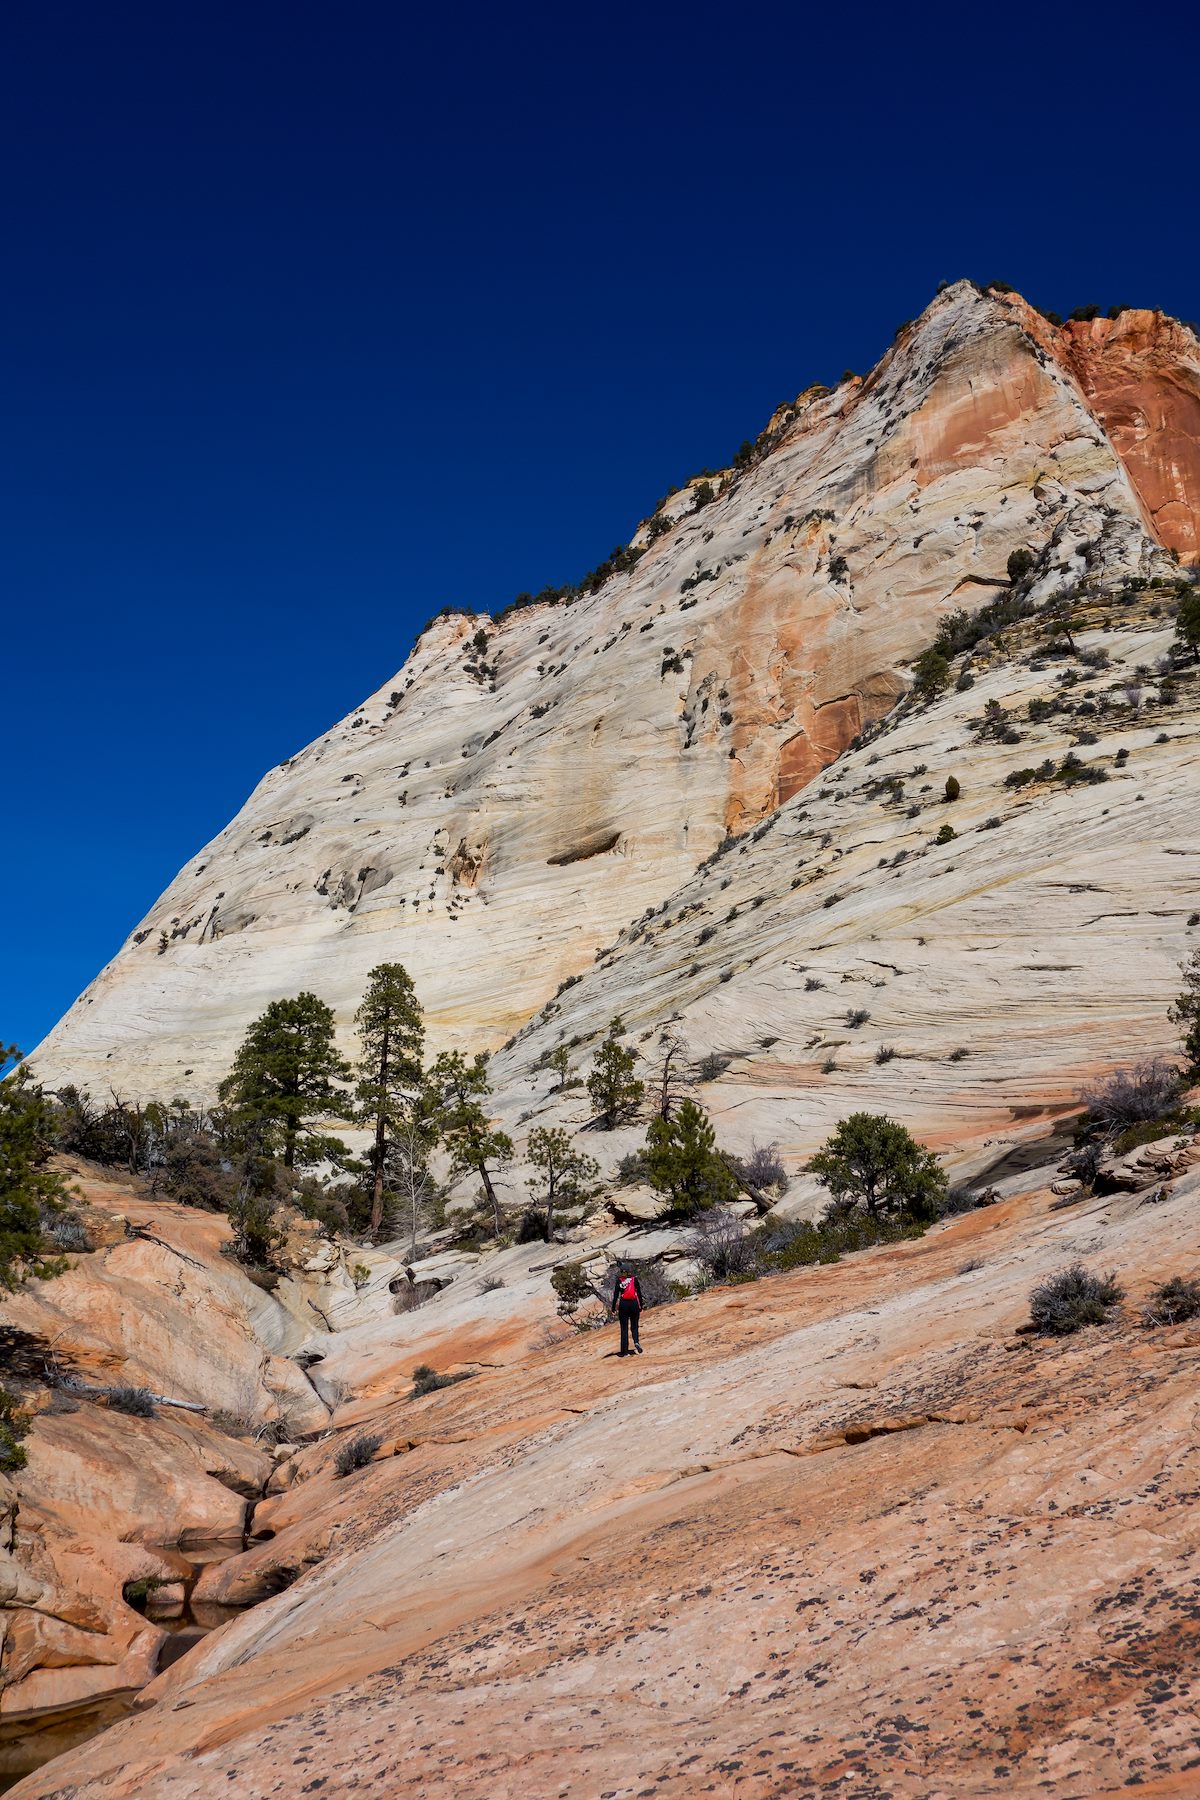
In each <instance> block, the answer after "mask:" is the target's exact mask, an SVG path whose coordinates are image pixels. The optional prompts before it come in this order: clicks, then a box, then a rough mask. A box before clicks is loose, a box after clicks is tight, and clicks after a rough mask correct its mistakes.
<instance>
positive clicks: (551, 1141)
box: [526, 1126, 600, 1243]
mask: <svg viewBox="0 0 1200 1800" xmlns="http://www.w3.org/2000/svg"><path fill="white" fill-rule="evenodd" d="M526 1153H527V1155H528V1157H529V1160H530V1162H531V1163H532V1164H533V1166H534V1168H535V1169H536V1170H537V1171H538V1173H537V1174H536V1175H533V1176H531V1177H530V1179H529V1181H528V1183H527V1185H528V1188H529V1192H530V1194H531V1195H532V1196H533V1198H534V1199H535V1200H540V1202H541V1204H542V1205H543V1206H544V1207H545V1209H546V1219H545V1232H546V1242H547V1243H549V1241H550V1235H551V1233H552V1232H553V1230H554V1209H555V1207H557V1206H569V1205H570V1204H571V1203H572V1202H573V1201H575V1200H578V1199H579V1198H580V1195H581V1193H582V1190H583V1189H584V1188H586V1187H587V1185H588V1183H589V1182H593V1181H595V1179H596V1177H597V1175H599V1173H600V1167H599V1164H598V1163H596V1162H595V1161H594V1160H593V1159H592V1158H591V1157H590V1156H585V1155H584V1154H583V1152H582V1151H579V1150H576V1148H575V1146H574V1145H573V1144H572V1142H571V1139H570V1136H569V1134H568V1133H567V1132H565V1131H563V1130H562V1129H561V1127H558V1126H555V1127H553V1128H551V1129H547V1128H546V1127H545V1126H539V1127H538V1129H537V1130H536V1131H531V1132H530V1134H529V1144H528V1148H527V1152H526Z"/></svg>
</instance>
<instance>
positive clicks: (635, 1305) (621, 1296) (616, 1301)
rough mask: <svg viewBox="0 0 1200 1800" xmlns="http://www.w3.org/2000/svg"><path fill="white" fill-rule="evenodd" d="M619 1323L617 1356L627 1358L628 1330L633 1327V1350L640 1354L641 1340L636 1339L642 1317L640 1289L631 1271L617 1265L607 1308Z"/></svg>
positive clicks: (639, 1284) (628, 1349) (628, 1353)
mask: <svg viewBox="0 0 1200 1800" xmlns="http://www.w3.org/2000/svg"><path fill="white" fill-rule="evenodd" d="M609 1311H610V1312H615V1313H616V1315H617V1317H618V1319H620V1321H621V1348H620V1350H619V1351H618V1352H617V1354H618V1356H629V1355H630V1354H631V1351H630V1348H629V1328H630V1326H632V1327H633V1348H634V1350H635V1351H636V1352H637V1354H638V1355H639V1356H640V1355H641V1354H642V1345H641V1340H640V1339H639V1337H638V1320H639V1319H640V1318H641V1316H642V1288H641V1283H640V1282H639V1281H638V1278H637V1276H636V1275H635V1274H634V1273H633V1271H632V1269H630V1270H624V1271H623V1270H622V1269H621V1266H620V1264H618V1265H617V1272H616V1277H615V1279H614V1281H613V1297H612V1303H611V1305H610V1306H609Z"/></svg>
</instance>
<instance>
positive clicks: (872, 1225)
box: [756, 1212, 926, 1272]
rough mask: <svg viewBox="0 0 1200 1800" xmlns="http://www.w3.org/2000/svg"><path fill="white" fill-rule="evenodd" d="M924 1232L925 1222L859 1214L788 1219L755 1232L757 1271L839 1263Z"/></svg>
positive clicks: (921, 1234)
mask: <svg viewBox="0 0 1200 1800" xmlns="http://www.w3.org/2000/svg"><path fill="white" fill-rule="evenodd" d="M925 1230H926V1224H925V1222H924V1221H920V1220H913V1219H872V1218H870V1217H869V1216H868V1215H867V1214H866V1213H861V1212H856V1213H852V1214H851V1215H850V1216H849V1217H846V1216H844V1215H838V1216H833V1217H828V1218H824V1219H821V1220H820V1221H819V1222H818V1223H817V1224H812V1223H811V1222H810V1221H808V1220H806V1219H805V1220H800V1219H790V1220H788V1221H787V1223H786V1224H783V1225H764V1226H763V1227H762V1228H761V1229H760V1231H759V1232H758V1234H757V1239H756V1243H757V1250H758V1256H759V1267H760V1268H761V1269H763V1270H764V1272H765V1271H770V1270H778V1271H780V1272H785V1271H786V1270H788V1269H806V1268H810V1267H812V1266H813V1265H814V1264H823V1263H835V1262H840V1260H841V1258H842V1257H843V1256H849V1255H852V1254H853V1253H854V1252H855V1251H856V1250H869V1249H871V1248H872V1247H873V1246H874V1245H875V1244H897V1243H903V1242H905V1241H906V1240H908V1239H910V1238H919V1237H922V1236H923V1235H924V1233H925Z"/></svg>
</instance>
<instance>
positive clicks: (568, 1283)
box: [550, 1262, 597, 1321]
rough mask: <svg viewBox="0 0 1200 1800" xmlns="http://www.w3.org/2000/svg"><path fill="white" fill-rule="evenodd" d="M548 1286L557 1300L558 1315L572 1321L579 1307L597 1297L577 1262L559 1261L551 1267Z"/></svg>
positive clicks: (580, 1264) (581, 1266)
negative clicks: (555, 1267) (554, 1267)
mask: <svg viewBox="0 0 1200 1800" xmlns="http://www.w3.org/2000/svg"><path fill="white" fill-rule="evenodd" d="M550 1286H551V1287H552V1288H553V1289H554V1293H555V1296H556V1298H557V1300H558V1309H557V1310H558V1314H559V1317H560V1318H563V1319H570V1320H572V1321H574V1318H575V1314H576V1313H577V1312H578V1311H579V1308H580V1307H581V1306H583V1305H584V1304H585V1302H586V1301H588V1300H595V1299H596V1297H597V1296H596V1291H595V1289H594V1288H593V1286H592V1284H591V1282H590V1281H589V1280H588V1278H587V1276H586V1275H585V1274H584V1271H583V1264H582V1263H578V1262H566V1263H559V1265H558V1267H557V1269H551V1271H550Z"/></svg>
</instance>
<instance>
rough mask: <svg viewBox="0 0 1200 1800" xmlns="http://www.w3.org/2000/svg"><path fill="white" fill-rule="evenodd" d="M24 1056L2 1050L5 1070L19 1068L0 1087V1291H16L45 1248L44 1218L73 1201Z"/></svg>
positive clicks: (0, 1063) (48, 1113)
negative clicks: (53, 1161) (25, 1268)
mask: <svg viewBox="0 0 1200 1800" xmlns="http://www.w3.org/2000/svg"><path fill="white" fill-rule="evenodd" d="M20 1057H21V1052H20V1051H19V1050H17V1049H16V1048H13V1047H6V1046H4V1045H0V1069H2V1068H3V1067H4V1066H5V1065H6V1064H7V1063H10V1062H16V1063H17V1064H18V1067H17V1068H16V1070H15V1071H14V1072H13V1073H12V1074H11V1075H9V1076H8V1078H7V1080H5V1081H3V1082H0V1288H15V1287H16V1285H17V1283H18V1281H19V1280H20V1278H21V1269H22V1265H24V1264H28V1263H31V1262H35V1261H36V1260H37V1258H38V1255H39V1253H40V1250H41V1244H42V1227H41V1221H42V1215H43V1212H45V1211H50V1212H57V1211H58V1210H59V1209H60V1208H61V1207H62V1206H63V1205H64V1203H65V1202H66V1200H67V1197H68V1196H67V1188H66V1184H65V1182H64V1181H63V1178H62V1176H61V1175H59V1174H58V1173H57V1172H56V1171H55V1170H54V1169H52V1168H51V1167H50V1166H49V1165H50V1158H51V1157H52V1156H53V1154H54V1149H55V1141H54V1110H53V1107H52V1106H51V1103H50V1101H49V1100H47V1098H46V1096H45V1095H44V1094H43V1092H42V1090H41V1088H40V1087H39V1086H38V1084H37V1083H36V1082H35V1081H34V1079H33V1077H32V1075H31V1074H30V1071H29V1065H28V1064H27V1063H24V1062H21V1060H20Z"/></svg>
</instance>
